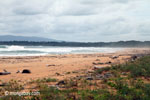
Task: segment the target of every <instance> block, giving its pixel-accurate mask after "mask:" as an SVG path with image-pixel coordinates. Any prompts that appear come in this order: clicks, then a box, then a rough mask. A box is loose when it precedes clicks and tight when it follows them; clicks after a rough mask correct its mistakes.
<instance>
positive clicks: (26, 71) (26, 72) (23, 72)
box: [22, 69, 31, 74]
mask: <svg viewBox="0 0 150 100" xmlns="http://www.w3.org/2000/svg"><path fill="white" fill-rule="evenodd" d="M30 73H31V71H30V70H29V69H24V70H23V71H22V74H30Z"/></svg>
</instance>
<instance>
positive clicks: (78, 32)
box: [0, 0, 150, 42]
mask: <svg viewBox="0 0 150 100" xmlns="http://www.w3.org/2000/svg"><path fill="white" fill-rule="evenodd" d="M0 35H18V36H39V37H47V38H53V39H57V40H66V41H84V42H87V41H89V42H95V41H119V40H142V41H145V40H150V0H0Z"/></svg>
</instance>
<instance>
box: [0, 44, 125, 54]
mask: <svg viewBox="0 0 150 100" xmlns="http://www.w3.org/2000/svg"><path fill="white" fill-rule="evenodd" d="M122 49H123V48H108V47H56V46H16V45H12V46H8V45H1V46H0V56H40V55H47V54H81V53H82V54H86V53H113V52H116V51H119V50H122Z"/></svg>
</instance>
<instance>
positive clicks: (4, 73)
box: [0, 69, 11, 75]
mask: <svg viewBox="0 0 150 100" xmlns="http://www.w3.org/2000/svg"><path fill="white" fill-rule="evenodd" d="M3 71H4V72H0V75H8V74H11V72H8V71H7V70H6V69H4V70H3Z"/></svg>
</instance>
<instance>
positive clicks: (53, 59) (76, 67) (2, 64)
mask: <svg viewBox="0 0 150 100" xmlns="http://www.w3.org/2000/svg"><path fill="white" fill-rule="evenodd" d="M149 53H150V49H149V48H134V49H133V48H132V49H125V50H122V51H118V52H115V53H96V54H65V55H46V56H22V57H19V56H18V57H0V72H3V70H4V69H5V70H7V71H8V72H11V74H9V75H0V80H2V81H9V80H11V79H14V80H18V81H20V82H27V81H31V80H34V79H38V78H44V77H51V78H56V79H59V80H61V79H65V78H70V77H75V76H77V75H81V74H84V73H86V72H88V71H91V70H92V69H93V67H94V66H98V67H105V66H111V65H113V64H120V63H124V62H126V61H128V60H130V58H131V56H132V55H135V54H149ZM113 57H116V58H115V59H114V58H113ZM23 69H28V70H30V71H31V73H30V74H22V73H21V72H22V70H23ZM17 71H18V72H19V73H16V72H17Z"/></svg>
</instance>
